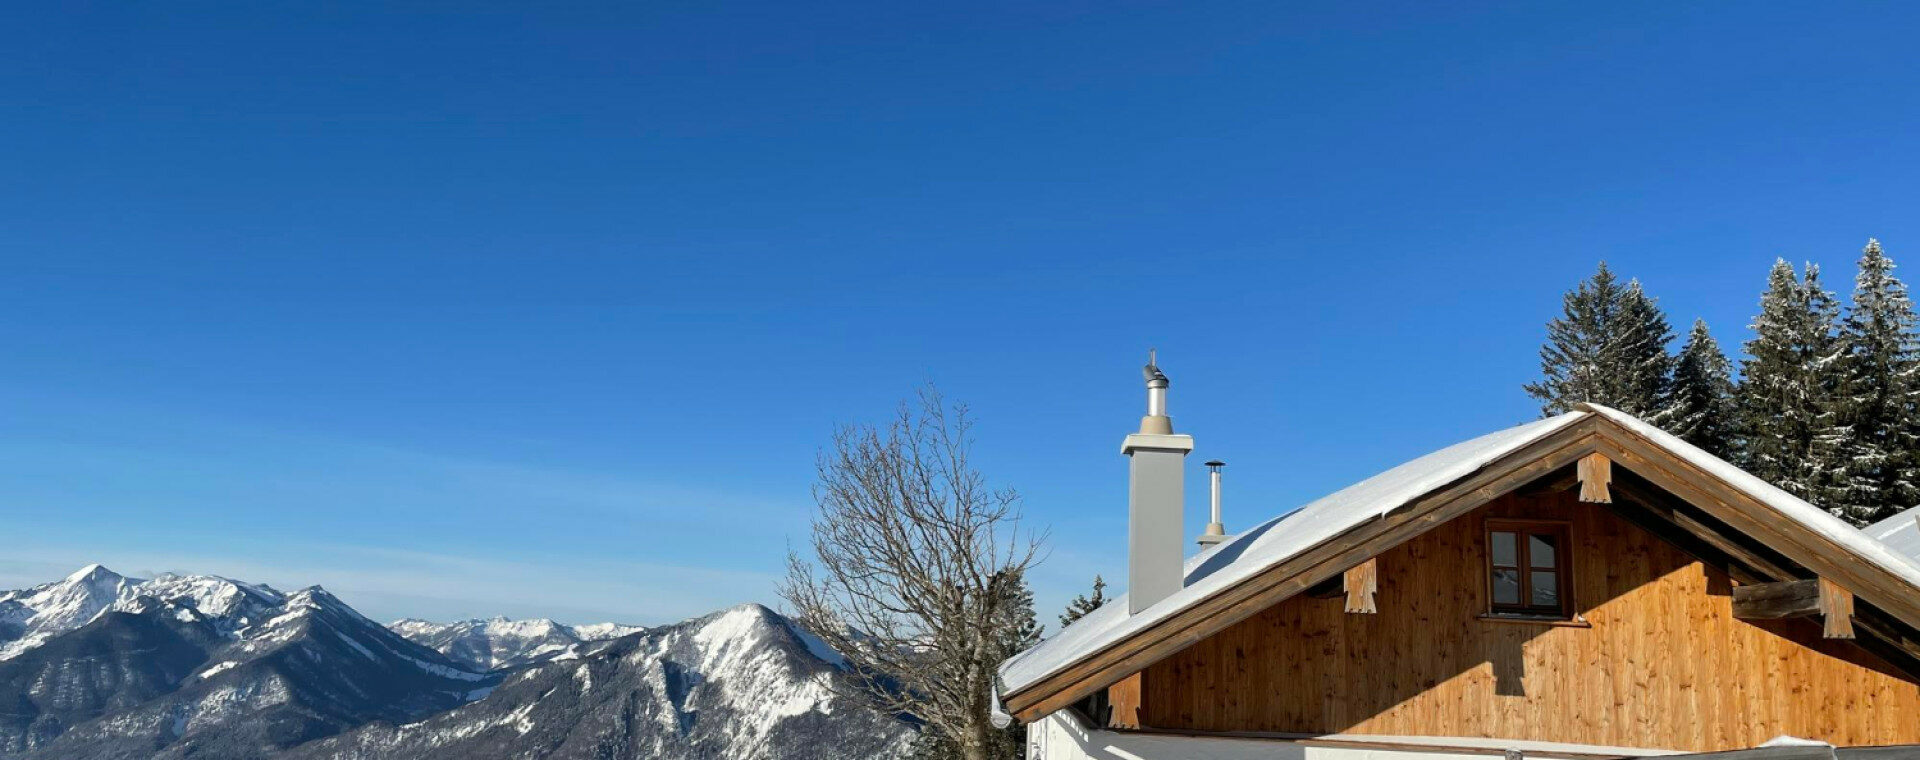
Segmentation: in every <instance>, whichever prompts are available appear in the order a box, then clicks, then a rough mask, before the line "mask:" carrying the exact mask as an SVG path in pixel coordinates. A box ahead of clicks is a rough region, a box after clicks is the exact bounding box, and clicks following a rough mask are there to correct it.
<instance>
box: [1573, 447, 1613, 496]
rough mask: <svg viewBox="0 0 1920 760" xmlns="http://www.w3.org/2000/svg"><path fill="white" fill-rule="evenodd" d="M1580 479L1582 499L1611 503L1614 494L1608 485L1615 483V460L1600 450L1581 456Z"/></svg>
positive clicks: (1578, 473)
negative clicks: (1608, 488) (1611, 459)
mask: <svg viewBox="0 0 1920 760" xmlns="http://www.w3.org/2000/svg"><path fill="white" fill-rule="evenodd" d="M1576 474H1577V476H1578V477H1579V479H1580V500H1581V501H1584V502H1588V503H1590V504H1610V503H1612V502H1613V496H1612V495H1611V494H1609V493H1607V486H1608V485H1609V484H1611V483H1613V462H1612V461H1610V460H1608V459H1607V455H1605V454H1602V453H1600V452H1598V451H1596V452H1593V453H1592V454H1588V455H1586V456H1584V457H1581V458H1580V465H1579V467H1578V469H1577V473H1576Z"/></svg>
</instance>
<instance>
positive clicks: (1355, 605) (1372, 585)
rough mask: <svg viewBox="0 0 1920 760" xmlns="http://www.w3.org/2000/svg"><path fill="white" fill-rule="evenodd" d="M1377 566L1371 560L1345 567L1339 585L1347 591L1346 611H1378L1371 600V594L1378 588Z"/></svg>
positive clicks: (1361, 612)
mask: <svg viewBox="0 0 1920 760" xmlns="http://www.w3.org/2000/svg"><path fill="white" fill-rule="evenodd" d="M1378 568H1379V564H1378V563H1376V562H1374V561H1373V560H1367V561H1365V562H1362V563H1360V564H1358V565H1354V566H1353V567H1349V568H1347V572H1346V573H1345V575H1344V576H1343V579H1342V582H1341V585H1342V586H1343V587H1344V588H1345V589H1346V592H1347V594H1346V596H1347V611H1348V612H1353V613H1360V614H1372V613H1374V612H1378V611H1379V609H1378V608H1377V607H1375V606H1374V601H1373V595H1374V594H1375V593H1377V592H1378V591H1379V590H1380V582H1379V576H1378V575H1377V572H1378Z"/></svg>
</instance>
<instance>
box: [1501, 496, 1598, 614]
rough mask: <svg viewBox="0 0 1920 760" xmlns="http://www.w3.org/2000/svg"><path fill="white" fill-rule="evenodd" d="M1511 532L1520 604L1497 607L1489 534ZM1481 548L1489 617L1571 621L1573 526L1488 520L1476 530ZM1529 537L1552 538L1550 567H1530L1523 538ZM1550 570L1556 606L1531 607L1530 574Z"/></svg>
mask: <svg viewBox="0 0 1920 760" xmlns="http://www.w3.org/2000/svg"><path fill="white" fill-rule="evenodd" d="M1496 532H1498V533H1513V534H1515V536H1516V540H1515V541H1514V557H1513V561H1514V562H1515V564H1514V565H1510V566H1509V565H1502V566H1500V567H1512V568H1513V569H1515V570H1517V571H1519V575H1520V579H1519V580H1520V603H1519V604H1500V603H1498V602H1495V601H1494V598H1493V571H1494V569H1495V567H1496V566H1495V565H1494V564H1493V534H1494V533H1496ZM1480 535H1481V540H1482V549H1483V550H1484V552H1485V556H1486V559H1485V561H1484V562H1482V563H1481V565H1482V571H1481V572H1482V574H1481V578H1482V579H1483V580H1482V582H1483V583H1484V584H1486V593H1487V613H1486V615H1485V616H1486V617H1489V618H1512V619H1522V620H1574V619H1575V618H1574V604H1573V527H1572V523H1570V522H1569V521H1567V520H1538V519H1527V518H1505V517H1501V518H1488V519H1487V521H1486V526H1485V529H1484V530H1482V531H1480ZM1529 535H1536V536H1543V535H1550V536H1553V537H1554V542H1555V543H1554V558H1553V559H1554V564H1553V566H1552V567H1551V568H1535V567H1533V566H1532V563H1531V559H1532V557H1531V556H1530V553H1529V549H1528V542H1527V537H1528V536H1529ZM1536 570H1542V571H1550V572H1552V573H1553V574H1554V584H1555V586H1556V587H1557V588H1555V591H1556V592H1558V596H1559V602H1560V603H1559V604H1558V605H1556V606H1553V607H1547V606H1543V605H1534V604H1531V603H1530V602H1531V601H1532V600H1533V572H1534V571H1536Z"/></svg>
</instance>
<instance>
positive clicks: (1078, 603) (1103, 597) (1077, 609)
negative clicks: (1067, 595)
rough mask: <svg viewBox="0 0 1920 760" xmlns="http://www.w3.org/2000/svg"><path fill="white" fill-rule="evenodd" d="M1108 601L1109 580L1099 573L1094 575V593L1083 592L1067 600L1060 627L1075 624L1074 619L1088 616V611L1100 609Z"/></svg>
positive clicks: (1061, 614)
mask: <svg viewBox="0 0 1920 760" xmlns="http://www.w3.org/2000/svg"><path fill="white" fill-rule="evenodd" d="M1106 603H1107V581H1106V579H1105V578H1101V577H1100V576H1098V575H1095V576H1093V594H1091V595H1088V594H1081V595H1079V596H1076V597H1074V598H1073V601H1070V602H1067V611H1066V612H1063V613H1060V627H1061V628H1065V627H1067V626H1069V625H1073V621H1075V620H1079V619H1080V618H1083V617H1086V616H1087V613H1089V612H1092V611H1094V610H1097V609H1100V605H1103V604H1106Z"/></svg>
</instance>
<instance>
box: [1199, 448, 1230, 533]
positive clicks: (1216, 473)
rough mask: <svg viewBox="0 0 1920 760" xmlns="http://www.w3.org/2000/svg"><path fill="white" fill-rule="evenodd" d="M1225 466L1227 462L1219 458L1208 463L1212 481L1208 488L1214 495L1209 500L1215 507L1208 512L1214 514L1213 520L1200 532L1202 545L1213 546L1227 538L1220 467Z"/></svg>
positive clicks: (1208, 473)
mask: <svg viewBox="0 0 1920 760" xmlns="http://www.w3.org/2000/svg"><path fill="white" fill-rule="evenodd" d="M1225 466H1227V463H1226V462H1222V461H1220V460H1218V459H1215V460H1213V461H1211V462H1208V463H1207V479H1208V480H1209V481H1211V482H1210V483H1209V484H1208V486H1209V489H1208V490H1209V491H1211V492H1212V496H1213V498H1212V499H1210V500H1209V501H1210V502H1211V504H1212V505H1213V507H1212V509H1211V510H1210V511H1209V512H1208V514H1210V515H1211V516H1212V517H1211V518H1210V519H1211V522H1208V523H1207V529H1206V531H1205V532H1203V533H1201V534H1200V545H1201V546H1212V545H1214V544H1217V543H1220V542H1222V541H1225V540H1227V526H1226V525H1223V524H1221V522H1220V468H1222V467H1225Z"/></svg>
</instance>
